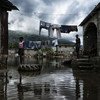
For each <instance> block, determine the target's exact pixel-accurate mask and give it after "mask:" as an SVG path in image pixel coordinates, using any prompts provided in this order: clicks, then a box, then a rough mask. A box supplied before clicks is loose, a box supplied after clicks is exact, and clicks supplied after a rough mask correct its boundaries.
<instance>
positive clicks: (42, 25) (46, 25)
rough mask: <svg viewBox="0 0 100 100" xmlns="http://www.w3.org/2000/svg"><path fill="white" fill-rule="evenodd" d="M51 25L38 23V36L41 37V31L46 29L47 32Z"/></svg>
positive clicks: (42, 22)
mask: <svg viewBox="0 0 100 100" xmlns="http://www.w3.org/2000/svg"><path fill="white" fill-rule="evenodd" d="M50 26H51V24H50V23H47V22H44V21H40V29H39V35H41V29H42V28H44V29H47V30H48V31H49V29H50Z"/></svg>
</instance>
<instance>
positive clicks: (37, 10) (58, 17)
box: [9, 0, 99, 41]
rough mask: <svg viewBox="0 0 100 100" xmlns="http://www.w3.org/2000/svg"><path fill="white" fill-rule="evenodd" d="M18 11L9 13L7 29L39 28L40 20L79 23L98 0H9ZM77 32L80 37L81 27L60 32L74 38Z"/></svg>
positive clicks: (63, 23)
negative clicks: (68, 31)
mask: <svg viewBox="0 0 100 100" xmlns="http://www.w3.org/2000/svg"><path fill="white" fill-rule="evenodd" d="M10 1H11V2H12V3H13V4H14V5H16V6H17V7H18V8H19V11H11V12H10V13H9V23H10V24H9V29H10V30H20V31H24V32H31V33H32V32H34V29H35V30H39V22H40V20H42V21H46V22H49V23H52V24H59V25H79V24H80V23H81V22H82V20H83V19H84V18H85V17H86V16H87V15H88V14H89V12H90V11H91V10H92V9H93V8H94V7H95V6H96V5H97V4H98V3H99V0H10ZM76 34H79V36H80V37H81V39H82V28H81V27H79V26H78V32H71V33H70V34H65V35H64V34H62V36H64V37H66V38H69V39H70V40H72V41H74V40H75V35H76Z"/></svg>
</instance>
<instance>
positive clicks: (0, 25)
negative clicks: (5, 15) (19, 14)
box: [0, 12, 1, 53]
mask: <svg viewBox="0 0 100 100" xmlns="http://www.w3.org/2000/svg"><path fill="white" fill-rule="evenodd" d="M0 53H1V12H0Z"/></svg>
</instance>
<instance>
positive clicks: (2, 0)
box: [0, 0, 19, 11]
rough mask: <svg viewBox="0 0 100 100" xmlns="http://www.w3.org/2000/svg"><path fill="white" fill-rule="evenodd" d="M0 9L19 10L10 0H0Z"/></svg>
mask: <svg viewBox="0 0 100 100" xmlns="http://www.w3.org/2000/svg"><path fill="white" fill-rule="evenodd" d="M0 9H1V10H5V11H11V10H19V9H18V8H17V7H16V6H15V5H13V4H12V3H11V2H10V1H8V0H0Z"/></svg>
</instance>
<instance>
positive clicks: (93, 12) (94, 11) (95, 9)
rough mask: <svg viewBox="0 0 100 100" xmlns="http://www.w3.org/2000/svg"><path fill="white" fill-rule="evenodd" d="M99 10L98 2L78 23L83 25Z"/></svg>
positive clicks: (99, 4)
mask: <svg viewBox="0 0 100 100" xmlns="http://www.w3.org/2000/svg"><path fill="white" fill-rule="evenodd" d="M99 10H100V2H99V3H98V5H97V6H96V7H95V8H94V9H93V10H92V11H91V12H90V14H89V15H88V16H87V17H86V18H85V19H84V20H83V21H82V22H81V23H80V26H83V25H84V24H85V23H86V22H87V21H88V20H89V19H90V18H92V17H93V16H94V15H95V14H96V13H97V12H98V11H99Z"/></svg>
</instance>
